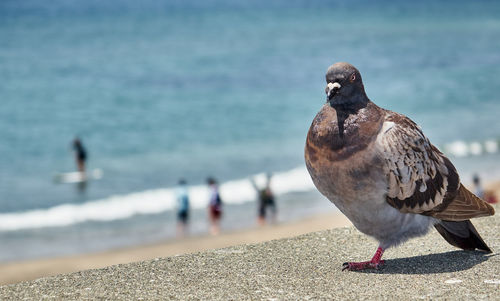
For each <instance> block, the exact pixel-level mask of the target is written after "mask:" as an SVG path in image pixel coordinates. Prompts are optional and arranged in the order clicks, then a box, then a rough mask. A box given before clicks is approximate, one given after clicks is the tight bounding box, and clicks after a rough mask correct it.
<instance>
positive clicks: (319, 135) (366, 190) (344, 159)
mask: <svg viewBox="0 0 500 301" xmlns="http://www.w3.org/2000/svg"><path fill="white" fill-rule="evenodd" d="M366 109H367V110H370V107H367V108H366ZM364 110H365V109H363V110H361V111H360V112H358V114H355V115H351V116H349V117H348V118H347V119H346V120H345V121H344V123H343V125H344V127H343V132H342V133H339V122H338V120H337V113H336V111H335V110H334V109H333V108H331V107H330V106H329V105H326V106H324V107H323V108H322V110H321V111H320V112H319V113H318V114H317V115H316V117H315V119H314V120H313V122H312V124H311V127H310V129H309V133H308V135H307V141H306V147H305V161H306V166H307V169H308V171H309V173H310V175H311V178H312V180H313V182H314V184H315V185H316V187H317V188H318V190H319V191H320V192H321V193H322V194H323V195H325V196H326V197H327V198H328V199H330V201H332V202H333V203H335V205H336V206H337V207H339V209H340V210H342V211H345V210H349V209H348V208H347V207H349V206H348V203H350V202H355V203H356V202H360V201H361V202H369V201H370V202H373V201H374V200H373V199H374V198H377V199H380V202H382V200H383V198H384V197H383V194H384V193H385V191H386V188H387V184H386V183H387V180H386V179H385V177H384V176H383V168H382V166H383V162H382V159H381V156H380V154H378V153H377V152H378V151H377V148H375V140H376V137H377V134H378V132H379V131H380V129H381V126H382V123H383V122H382V118H381V116H380V114H379V112H378V111H377V110H375V111H374V112H373V108H372V112H367V111H364ZM374 179H377V180H376V181H374ZM343 207H345V208H344V210H343ZM344 213H346V212H344Z"/></svg>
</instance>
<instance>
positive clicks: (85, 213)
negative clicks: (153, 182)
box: [0, 167, 314, 231]
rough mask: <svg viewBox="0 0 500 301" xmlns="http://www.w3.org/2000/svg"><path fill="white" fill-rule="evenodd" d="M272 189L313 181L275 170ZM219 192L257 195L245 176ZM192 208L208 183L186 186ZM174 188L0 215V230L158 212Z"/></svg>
mask: <svg viewBox="0 0 500 301" xmlns="http://www.w3.org/2000/svg"><path fill="white" fill-rule="evenodd" d="M252 178H254V179H255V182H256V183H257V186H259V187H263V186H264V185H265V181H266V175H265V174H264V173H261V174H257V175H254V176H252ZM271 189H272V190H273V192H274V193H275V195H277V196H279V195H283V194H286V193H293V192H304V191H310V190H312V189H314V184H313V183H312V181H311V178H310V177H309V174H308V173H307V170H306V169H305V168H304V167H298V168H295V169H292V170H289V171H286V172H281V173H276V174H274V175H273V177H272V181H271ZM220 195H221V198H222V199H223V201H224V203H227V204H241V203H245V202H251V201H255V199H256V198H257V194H256V191H255V189H254V188H253V186H252V184H251V182H250V180H249V179H248V178H244V179H238V180H232V181H228V182H224V183H221V185H220ZM189 197H190V204H191V208H193V209H200V208H205V207H206V206H207V204H208V197H209V192H208V189H207V186H205V185H196V186H190V187H189ZM175 206H176V199H175V188H174V187H172V188H163V189H153V190H146V191H142V192H136V193H130V194H126V195H116V196H111V197H108V198H104V199H100V200H94V201H89V202H86V203H83V204H63V205H58V206H55V207H51V208H48V209H38V210H30V211H24V212H14V213H3V214H0V231H14V230H23V229H34V228H43V227H62V226H69V225H73V224H77V223H83V222H89V221H114V220H120V219H126V218H130V217H132V216H134V215H138V214H157V213H162V212H165V211H168V210H173V209H175Z"/></svg>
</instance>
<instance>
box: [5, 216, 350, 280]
mask: <svg viewBox="0 0 500 301" xmlns="http://www.w3.org/2000/svg"><path fill="white" fill-rule="evenodd" d="M348 225H351V223H350V221H349V220H348V219H347V218H346V217H345V216H344V215H343V214H342V213H340V212H338V211H337V212H332V213H326V214H318V215H313V216H310V217H306V218H303V219H300V220H297V221H291V222H285V223H278V224H274V225H266V226H262V227H254V228H250V229H246V230H238V231H228V232H222V233H221V234H219V235H217V236H210V235H199V236H189V237H185V238H178V239H172V240H167V241H164V242H159V243H153V244H147V245H139V246H133V247H126V248H119V249H113V250H107V251H102V252H96V253H86V254H78V255H70V256H62V257H54V258H42V259H33V260H22V261H13V262H6V263H0V285H5V284H13V283H17V282H21V281H27V280H33V279H37V278H40V277H47V276H53V275H57V274H62V273H71V272H77V271H82V270H89V269H97V268H104V267H107V266H110V265H116V264H125V263H132V262H138V261H143V260H148V259H154V258H159V257H169V256H176V255H182V254H190V253H196V252H201V251H206V250H212V249H219V248H225V247H230V246H236V245H243V244H252V243H260V242H264V241H269V240H275V239H280V238H286V237H292V236H297V235H301V234H305V233H309V232H316V231H321V230H327V229H333V228H339V227H344V226H348Z"/></svg>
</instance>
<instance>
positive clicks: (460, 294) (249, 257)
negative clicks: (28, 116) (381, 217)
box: [0, 206, 500, 300]
mask: <svg viewBox="0 0 500 301" xmlns="http://www.w3.org/2000/svg"><path fill="white" fill-rule="evenodd" d="M497 209H498V206H497ZM473 223H474V224H475V225H476V228H477V229H478V231H479V233H480V234H481V235H482V237H483V238H484V240H485V241H486V242H487V244H488V245H489V246H490V247H491V248H492V249H493V251H494V253H493V254H489V255H484V254H483V253H480V252H467V251H461V250H457V249H455V248H454V247H452V246H450V245H449V244H448V243H447V242H446V241H444V239H442V238H441V237H440V236H439V234H438V233H437V232H436V231H435V230H433V231H432V233H430V234H429V235H427V236H425V237H422V238H419V239H414V240H411V241H409V242H407V243H406V244H404V245H402V246H401V247H398V248H393V249H389V250H388V251H387V252H386V253H385V255H384V258H385V259H386V265H385V267H384V268H383V269H382V270H380V271H370V272H342V271H341V265H342V263H343V262H345V261H356V260H357V261H359V260H368V259H370V258H371V256H372V255H373V253H374V252H375V249H376V247H377V245H376V243H375V242H374V241H373V240H371V239H370V238H368V237H367V236H365V235H363V234H361V233H359V232H358V231H357V230H355V229H354V228H352V227H348V228H339V229H334V230H328V231H320V232H314V233H310V234H305V235H301V236H297V237H294V238H289V239H280V240H274V241H269V242H265V243H260V244H253V245H242V246H236V247H229V248H224V249H218V250H212V251H205V252H201V253H195V254H189V255H181V256H174V257H169V258H161V259H155V260H150V261H144V262H139V263H132V264H123V265H116V266H111V267H107V268H104V269H97V270H87V271H81V272H77V273H72V274H66V275H59V276H54V277H47V278H42V279H38V280H34V281H29V282H23V283H18V284H13V285H7V286H1V287H0V300H22V299H36V300H39V299H109V300H119V299H121V300H131V299H136V300H140V299H145V300H152V299H174V300H175V299H201V300H207V299H233V300H242V299H252V300H256V299H257V300H259V299H260V300H274V299H280V300H281V299H295V300H297V299H299V300H306V299H329V300H339V299H348V300H363V299H393V300H408V299H456V300H495V299H496V300H499V299H500V256H498V254H499V251H500V235H499V231H498V229H500V228H499V225H500V218H499V217H498V214H497V215H496V216H494V217H488V218H480V219H475V220H473Z"/></svg>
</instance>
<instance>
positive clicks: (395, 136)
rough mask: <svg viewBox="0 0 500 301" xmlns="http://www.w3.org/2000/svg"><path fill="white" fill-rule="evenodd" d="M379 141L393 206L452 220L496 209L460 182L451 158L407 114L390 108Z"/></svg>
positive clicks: (388, 192)
mask: <svg viewBox="0 0 500 301" xmlns="http://www.w3.org/2000/svg"><path fill="white" fill-rule="evenodd" d="M377 142H378V146H379V147H380V148H381V151H382V154H383V155H382V156H383V157H384V163H385V164H384V169H385V170H384V171H385V173H386V174H387V183H388V187H387V202H388V203H389V204H390V205H391V206H393V207H394V208H396V209H398V210H399V211H401V212H404V213H416V214H423V215H429V216H433V217H436V218H439V219H443V220H450V221H458V220H466V219H469V218H471V217H476V216H485V215H492V214H493V213H494V210H493V208H492V207H491V206H489V205H488V204H487V203H485V202H484V201H482V200H481V199H479V198H478V197H476V196H475V195H473V194H472V193H471V192H469V191H468V190H467V189H465V188H464V187H463V186H462V185H461V184H460V178H459V176H458V173H457V171H456V169H455V167H454V166H453V164H452V163H451V162H450V160H449V159H448V158H446V156H444V155H443V153H441V152H440V151H439V150H438V149H437V148H436V147H435V146H433V145H432V144H431V143H430V141H429V139H427V138H426V137H425V135H424V134H423V132H422V130H421V129H420V128H419V127H418V126H417V124H415V123H414V122H413V121H411V120H410V119H409V118H407V117H406V116H404V115H401V114H397V113H394V112H388V114H387V115H386V119H385V122H384V125H383V127H382V131H381V132H380V134H379V137H377Z"/></svg>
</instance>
